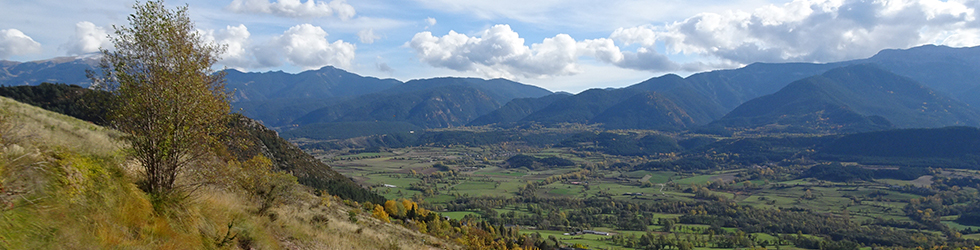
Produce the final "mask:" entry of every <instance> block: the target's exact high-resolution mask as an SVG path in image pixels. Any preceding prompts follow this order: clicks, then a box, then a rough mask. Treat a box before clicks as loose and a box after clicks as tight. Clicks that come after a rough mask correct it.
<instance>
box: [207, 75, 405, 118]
mask: <svg viewBox="0 0 980 250" xmlns="http://www.w3.org/2000/svg"><path fill="white" fill-rule="evenodd" d="M224 72H225V73H226V75H225V80H226V81H227V84H228V85H227V86H226V87H227V89H229V90H234V91H235V95H234V99H233V102H232V105H233V106H234V107H235V108H239V109H241V110H242V112H243V113H244V114H245V115H246V116H248V117H252V118H254V119H257V120H260V121H262V122H263V123H265V124H267V125H270V126H282V125H287V124H290V123H291V122H292V121H293V120H294V119H296V118H299V117H301V116H303V115H306V114H307V113H309V112H311V111H313V110H316V109H319V108H322V107H326V106H328V105H331V104H335V103H338V102H340V101H342V100H346V99H349V98H352V97H355V96H360V95H364V94H369V93H374V92H378V91H381V90H385V89H388V88H391V87H394V86H397V85H400V84H402V82H401V81H398V80H395V79H379V78H376V77H366V76H360V75H357V74H353V73H350V72H347V71H344V70H342V69H338V68H334V67H331V66H326V67H322V68H320V69H317V70H309V71H304V72H300V73H297V74H290V73H285V72H282V71H273V72H265V73H244V72H241V71H238V70H234V69H228V70H224Z"/></svg>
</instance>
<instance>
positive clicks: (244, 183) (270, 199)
mask: <svg viewBox="0 0 980 250" xmlns="http://www.w3.org/2000/svg"><path fill="white" fill-rule="evenodd" d="M231 165H232V166H231V167H232V168H233V169H235V168H236V167H237V168H238V169H237V170H238V175H237V176H236V180H235V183H236V184H237V185H238V187H239V188H241V189H242V190H243V191H245V193H246V194H247V195H248V196H249V198H251V199H253V200H255V201H257V202H258V205H259V209H258V213H260V214H262V213H265V212H266V211H268V210H269V208H272V207H273V206H275V205H277V204H278V203H281V202H284V201H287V200H290V199H291V198H293V192H294V191H295V189H296V188H295V186H296V185H299V184H298V183H297V182H296V177H295V176H293V175H291V174H289V173H284V172H273V171H272V169H271V167H272V161H271V160H269V158H265V157H264V156H261V155H258V156H255V157H253V158H252V159H250V160H248V161H246V162H242V163H238V162H237V161H232V162H231Z"/></svg>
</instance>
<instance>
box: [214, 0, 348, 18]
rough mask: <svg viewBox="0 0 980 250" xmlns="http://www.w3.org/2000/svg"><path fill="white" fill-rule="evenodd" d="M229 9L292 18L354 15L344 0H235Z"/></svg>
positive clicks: (345, 16) (346, 16)
mask: <svg viewBox="0 0 980 250" xmlns="http://www.w3.org/2000/svg"><path fill="white" fill-rule="evenodd" d="M227 9H229V10H231V11H234V12H239V13H267V14H272V15H276V16H282V17H292V18H317V17H327V16H332V15H336V16H337V17H338V18H340V19H341V20H348V19H350V18H351V17H354V14H356V12H355V11H354V7H353V6H351V5H350V4H347V2H346V1H344V0H333V1H331V2H330V3H326V2H323V1H316V0H306V2H300V0H278V1H276V2H269V0H234V1H232V2H231V4H229V5H228V6H227Z"/></svg>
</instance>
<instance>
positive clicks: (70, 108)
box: [0, 84, 384, 203]
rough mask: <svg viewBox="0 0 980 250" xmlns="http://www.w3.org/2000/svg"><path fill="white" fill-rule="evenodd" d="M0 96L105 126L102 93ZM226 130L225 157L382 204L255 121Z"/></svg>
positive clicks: (31, 89) (49, 90)
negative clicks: (266, 162) (258, 159)
mask: <svg viewBox="0 0 980 250" xmlns="http://www.w3.org/2000/svg"><path fill="white" fill-rule="evenodd" d="M0 96H8V97H12V98H15V99H16V100H18V101H23V102H26V103H30V104H33V105H35V106H38V107H41V108H44V109H47V110H50V111H54V112H59V113H63V114H65V115H68V116H72V117H75V118H78V119H83V120H86V121H89V122H93V123H96V124H102V125H105V124H107V123H106V121H105V119H104V116H105V114H106V113H105V109H104V106H100V105H104V104H105V103H104V102H106V101H107V100H109V97H108V96H107V95H106V93H105V92H102V91H94V90H90V89H85V88H81V87H78V86H70V85H64V84H41V85H38V86H16V87H0ZM228 128H229V130H230V131H231V136H233V137H234V139H233V140H228V141H227V142H226V145H227V146H228V148H229V153H230V154H232V155H233V156H235V157H236V158H238V160H241V161H246V160H248V159H250V158H252V157H254V156H256V155H260V154H261V155H263V156H265V157H266V158H268V159H271V160H272V164H273V167H274V168H275V169H277V170H280V171H285V172H289V173H291V174H293V175H295V176H296V177H297V178H298V179H299V182H300V183H301V184H304V185H308V186H310V187H313V188H317V189H321V190H325V191H328V192H329V193H331V194H334V195H338V196H340V197H341V198H344V199H352V200H355V201H361V202H363V201H371V202H374V203H379V202H384V198H383V197H381V196H379V195H377V194H375V193H373V192H371V191H368V190H366V189H364V188H362V187H360V186H359V185H357V184H356V183H354V182H353V181H351V180H350V179H348V178H347V177H344V176H343V175H341V174H339V173H337V172H336V171H334V170H333V169H331V168H330V166H327V165H326V164H324V163H323V162H320V161H318V160H316V159H314V158H313V157H312V156H310V155H309V154H306V153H305V152H303V151H302V150H301V149H299V148H297V147H296V146H294V145H293V144H291V143H289V142H287V141H286V140H284V139H282V138H280V137H279V135H278V133H276V132H275V131H272V130H270V129H268V128H266V127H265V126H263V125H262V124H260V123H258V122H257V121H255V120H252V119H250V118H248V117H245V116H243V115H239V114H235V115H233V119H231V121H230V122H229V123H228Z"/></svg>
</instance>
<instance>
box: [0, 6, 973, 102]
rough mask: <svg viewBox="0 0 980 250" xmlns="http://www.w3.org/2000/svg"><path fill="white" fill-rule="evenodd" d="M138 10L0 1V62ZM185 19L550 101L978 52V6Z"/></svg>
mask: <svg viewBox="0 0 980 250" xmlns="http://www.w3.org/2000/svg"><path fill="white" fill-rule="evenodd" d="M133 3H134V2H133V1H127V0H98V1H96V0H77V1H63V0H4V1H0V59H3V60H12V61H33V60H43V59H48V58H53V57H59V56H70V55H79V54H85V53H90V52H93V51H96V50H97V49H98V48H99V47H101V46H110V44H109V43H108V40H107V39H106V38H105V36H106V34H110V33H112V25H126V24H127V21H126V16H127V15H129V14H130V13H132V8H131V6H132V5H133ZM185 4H187V5H189V9H190V14H191V18H192V19H193V20H194V21H195V22H196V23H197V28H198V29H200V30H201V32H202V34H204V35H205V36H206V37H208V38H209V39H212V40H213V41H215V42H218V43H222V44H226V45H228V48H229V50H228V51H227V52H226V54H224V55H223V58H224V60H223V61H222V62H221V65H222V66H226V67H230V68H238V69H241V70H245V71H270V70H283V71H286V72H300V71H303V70H307V69H316V68H320V67H323V66H326V65H332V66H336V67H339V68H342V69H345V70H348V71H351V72H354V73H357V74H361V75H367V76H375V77H381V78H389V77H390V78H397V79H400V80H410V79H416V78H430V77H439V76H472V77H482V78H496V77H503V78H508V79H511V80H515V81H519V82H523V83H528V84H534V85H537V86H541V87H544V88H547V89H550V90H553V91H568V92H572V93H577V92H579V91H582V90H585V89H588V88H604V87H622V86H627V85H630V84H633V83H637V82H640V81H643V80H645V79H648V78H650V77H654V76H659V75H663V74H666V73H676V74H680V75H687V74H690V73H692V72H700V71H705V70H713V69H725V68H735V67H740V66H744V65H746V64H748V63H752V62H831V61H840V60H848V59H856V58H864V57H869V56H872V55H874V53H876V52H877V51H879V50H881V49H889V48H898V49H902V48H909V47H913V46H918V45H923V44H943V45H949V46H954V47H963V46H976V45H978V44H980V21H978V20H977V15H978V13H977V11H976V10H977V9H978V7H980V0H948V1H940V0H919V1H909V0H896V1H890V0H876V1H846V0H795V1H786V0H784V1H769V0H734V1H716V0H701V1H695V0H689V1H684V0H669V1H634V0H607V1H577V0H535V1H527V0H468V1H466V0H403V1H381V0H348V1H343V0H327V1H323V0H220V1H200V2H199V1H185V0H169V1H166V5H167V6H169V7H171V8H172V7H176V6H180V5H185Z"/></svg>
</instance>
